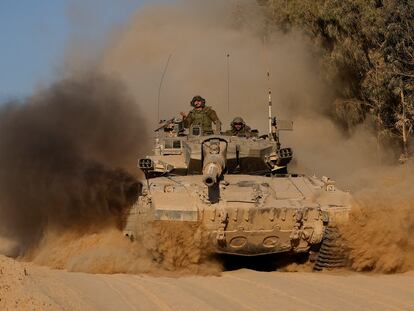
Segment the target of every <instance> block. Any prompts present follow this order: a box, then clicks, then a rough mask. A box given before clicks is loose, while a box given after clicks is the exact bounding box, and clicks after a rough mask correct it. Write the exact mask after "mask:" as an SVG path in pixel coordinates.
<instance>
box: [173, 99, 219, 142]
mask: <svg viewBox="0 0 414 311" xmlns="http://www.w3.org/2000/svg"><path fill="white" fill-rule="evenodd" d="M191 106H193V107H194V108H193V110H191V111H190V112H189V113H188V115H187V114H185V113H184V112H181V113H180V114H181V115H182V116H183V118H184V120H183V123H184V127H186V128H189V127H190V126H192V125H200V126H201V128H202V130H203V134H204V135H211V134H213V132H214V134H220V130H221V122H220V120H219V118H218V117H217V113H216V112H215V111H214V110H213V109H212V108H211V107H208V106H206V100H205V99H204V98H202V97H201V96H198V95H197V96H194V97H193V99H192V100H191ZM211 123H214V124H215V130H214V131H213V128H212V125H211Z"/></svg>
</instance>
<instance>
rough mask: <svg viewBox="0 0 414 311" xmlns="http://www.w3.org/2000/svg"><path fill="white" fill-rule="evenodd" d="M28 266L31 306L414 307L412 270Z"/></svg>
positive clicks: (400, 308)
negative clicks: (143, 270)
mask: <svg viewBox="0 0 414 311" xmlns="http://www.w3.org/2000/svg"><path fill="white" fill-rule="evenodd" d="M26 270H27V276H26V278H27V279H28V280H29V282H28V284H26V285H25V288H24V292H26V293H27V292H30V293H32V295H33V297H35V298H36V297H37V298H39V297H40V298H42V299H43V300H42V301H43V304H33V303H31V304H29V306H31V307H32V308H31V309H41V310H60V309H61V310H117V311H121V310H162V311H167V310H226V311H230V310H276V309H279V310H414V273H413V272H410V273H405V274H398V275H366V274H356V273H286V272H257V271H252V270H247V269H242V270H237V271H229V272H224V273H223V274H222V276H219V277H218V276H207V277H205V276H187V277H179V278H171V277H153V276H147V275H143V276H140V275H123V274H115V275H102V274H101V275H100V274H96V275H94V274H85V273H73V272H66V271H57V270H50V269H48V268H41V267H36V266H33V265H29V266H27V268H26ZM9 298H10V297H9ZM14 298H16V297H14ZM8 306H9V308H10V306H12V307H13V304H9V305H8ZM21 306H27V304H26V305H21Z"/></svg>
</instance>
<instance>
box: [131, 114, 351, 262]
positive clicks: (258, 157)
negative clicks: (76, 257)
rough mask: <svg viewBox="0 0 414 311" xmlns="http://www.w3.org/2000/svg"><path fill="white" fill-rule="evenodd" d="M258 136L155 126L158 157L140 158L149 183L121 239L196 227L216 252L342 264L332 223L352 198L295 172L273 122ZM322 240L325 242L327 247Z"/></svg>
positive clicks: (325, 181)
mask: <svg viewBox="0 0 414 311" xmlns="http://www.w3.org/2000/svg"><path fill="white" fill-rule="evenodd" d="M271 124H272V129H271V131H269V134H266V135H262V136H260V137H249V138H247V137H236V136H226V135H203V133H202V129H201V128H200V127H197V126H194V127H191V128H190V129H184V128H183V127H182V122H181V119H180V118H173V119H171V120H168V121H166V122H165V123H164V124H163V125H162V126H161V127H159V128H158V129H156V138H155V144H154V152H153V154H152V155H148V156H147V157H145V158H143V159H140V160H139V164H138V165H139V168H140V169H141V170H142V171H143V173H144V175H145V177H146V182H145V183H144V186H143V192H142V194H141V195H140V197H139V198H138V201H137V203H136V204H135V205H134V206H133V207H132V209H131V210H130V212H129V215H128V217H127V221H126V226H125V228H124V234H125V235H126V236H128V237H130V238H131V239H135V238H142V237H144V236H145V233H146V232H145V230H146V229H145V228H148V226H151V225H152V224H163V223H170V222H174V223H197V224H200V225H201V226H202V227H203V230H204V231H205V232H206V233H207V235H208V241H209V243H210V246H211V248H212V249H213V250H214V251H215V252H217V253H224V254H232V255H240V256H257V255H264V254H272V253H282V252H292V253H301V252H309V251H311V250H312V251H314V252H318V250H319V249H320V248H322V249H323V252H321V253H320V254H319V256H318V257H317V258H318V259H317V260H316V266H315V267H316V269H322V268H324V267H336V266H341V265H343V264H344V259H343V256H342V254H341V253H340V252H338V250H337V248H335V243H334V241H332V239H335V236H336V232H335V229H334V225H335V224H336V223H337V222H341V221H346V219H347V215H348V212H349V209H350V195H349V193H347V192H343V191H341V190H339V189H337V188H336V187H335V184H334V182H333V181H332V180H330V179H329V178H327V177H323V178H321V179H319V178H317V177H310V176H306V175H302V174H293V173H290V172H289V170H288V165H289V163H290V161H291V159H292V157H293V152H292V149H291V148H289V147H282V145H281V142H280V141H279V132H280V131H281V130H292V128H293V125H292V122H288V121H279V120H276V118H272V121H271ZM324 241H325V242H324Z"/></svg>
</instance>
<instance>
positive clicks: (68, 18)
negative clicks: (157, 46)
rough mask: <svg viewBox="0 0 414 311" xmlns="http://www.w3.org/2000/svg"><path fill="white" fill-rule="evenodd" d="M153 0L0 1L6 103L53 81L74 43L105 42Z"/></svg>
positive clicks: (1, 83) (0, 76) (0, 91)
mask: <svg viewBox="0 0 414 311" xmlns="http://www.w3.org/2000/svg"><path fill="white" fill-rule="evenodd" d="M144 2H149V0H116V1H115V0H0V101H4V100H6V99H10V98H16V97H18V98H21V97H24V96H27V95H30V94H31V93H32V92H33V90H34V89H35V88H36V86H38V85H45V84H47V83H49V82H50V81H52V80H53V77H54V75H55V74H56V71H57V68H58V67H59V65H60V64H62V63H63V60H64V56H65V51H66V49H67V47H68V44H69V42H70V41H71V40H72V39H74V38H78V39H79V38H80V39H81V40H83V41H84V42H92V44H100V43H102V44H103V41H104V39H105V38H106V35H107V34H108V33H109V32H111V31H112V30H113V29H114V28H115V27H117V26H122V25H123V24H124V23H125V22H126V21H127V20H128V17H129V16H130V14H132V13H133V12H134V11H135V10H136V9H137V8H138V7H139V6H140V5H142V4H143V3H144Z"/></svg>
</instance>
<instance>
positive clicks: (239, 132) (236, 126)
mask: <svg viewBox="0 0 414 311" xmlns="http://www.w3.org/2000/svg"><path fill="white" fill-rule="evenodd" d="M230 126H231V129H230V130H228V131H226V132H225V133H224V134H225V135H228V136H238V137H252V136H256V135H255V133H252V131H251V129H250V127H249V126H247V125H246V123H245V122H244V120H243V119H242V118H241V117H235V118H234V119H233V121H232V122H231V124H230Z"/></svg>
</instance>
